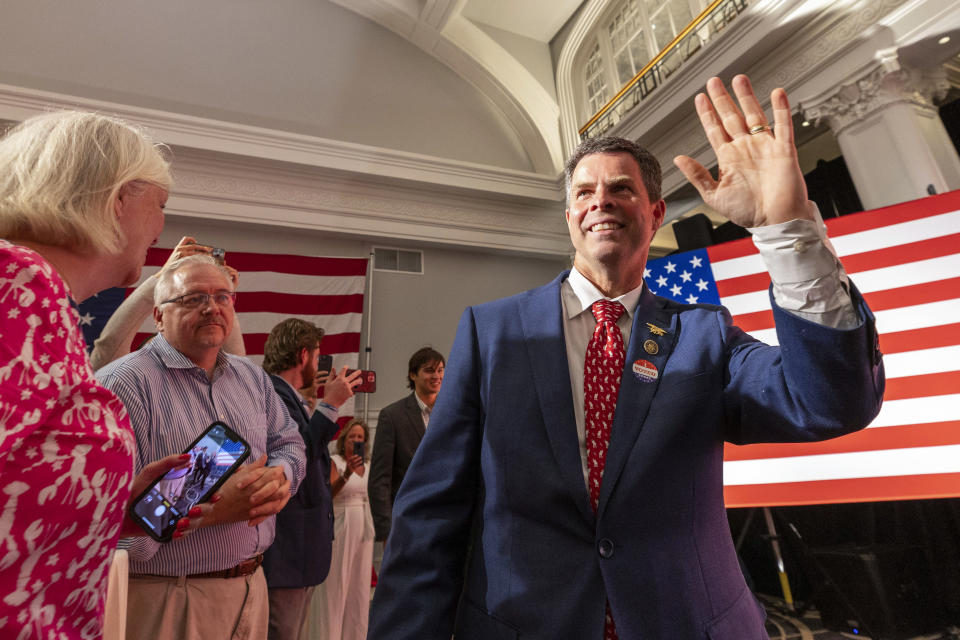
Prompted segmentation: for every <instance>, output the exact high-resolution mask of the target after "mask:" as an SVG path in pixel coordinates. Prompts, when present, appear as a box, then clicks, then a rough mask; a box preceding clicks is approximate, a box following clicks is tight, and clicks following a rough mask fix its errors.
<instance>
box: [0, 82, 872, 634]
mask: <svg viewBox="0 0 960 640" xmlns="http://www.w3.org/2000/svg"><path fill="white" fill-rule="evenodd" d="M732 87H733V90H734V92H735V94H736V98H737V101H736V102H735V101H734V99H733V97H732V96H731V95H730V94H729V93H728V92H727V90H726V88H725V87H724V86H723V84H722V83H721V82H720V81H719V80H718V79H716V78H714V79H711V80H710V81H709V82H708V84H707V94H706V95H698V96H697V98H696V107H697V112H698V114H699V117H700V120H701V123H702V125H703V128H704V131H705V133H706V136H707V139H708V140H709V142H710V144H711V145H712V147H713V149H714V151H715V152H716V155H717V158H718V161H719V165H720V172H719V176H718V178H716V179H715V178H714V177H713V176H712V175H711V174H710V172H709V171H707V170H706V169H705V168H704V167H703V166H701V165H700V164H699V163H697V162H696V161H694V160H692V159H691V158H688V157H685V156H680V157H678V158H677V159H676V160H675V162H676V164H677V166H678V167H679V168H680V170H681V171H682V172H683V173H684V174H685V175H686V176H687V178H688V179H689V180H690V182H691V183H692V184H693V185H694V186H695V187H696V188H697V190H698V191H699V192H700V194H701V196H702V197H703V199H704V201H705V202H707V203H708V204H710V205H711V206H712V207H713V208H714V209H716V210H717V211H718V212H720V213H721V214H723V215H725V216H727V217H728V218H730V219H731V220H733V221H735V222H737V223H738V224H741V225H742V226H745V227H748V228H750V229H751V232H752V233H753V235H754V238H755V242H756V243H757V245H758V247H759V249H760V253H761V256H762V258H763V259H764V260H765V261H766V263H767V266H768V270H769V272H770V276H771V280H772V282H773V284H772V288H771V292H772V293H771V295H772V299H773V301H774V315H775V318H776V322H777V329H778V337H779V341H780V345H781V346H778V347H772V346H767V345H763V344H761V343H759V342H757V341H755V340H754V339H753V338H751V337H750V336H748V335H747V334H745V333H743V332H742V331H740V330H739V329H737V328H736V327H734V326H732V325H731V324H730V318H729V314H727V313H726V312H725V310H723V309H722V308H720V307H713V306H709V305H696V304H689V305H680V304H676V303H673V302H669V301H666V300H664V299H662V298H657V297H656V296H654V295H653V294H652V293H651V292H650V291H649V290H648V289H647V288H645V286H644V284H643V270H644V265H645V262H646V258H647V252H648V249H649V245H650V241H651V239H652V237H653V234H654V232H655V231H656V230H657V228H658V227H659V226H660V224H661V222H662V221H663V217H664V209H665V205H664V201H663V199H662V198H661V196H660V167H659V164H658V162H657V160H656V159H655V158H654V157H653V156H652V155H650V154H649V152H647V151H646V150H645V149H643V148H642V147H640V146H639V145H637V144H636V143H634V142H633V141H629V140H623V139H620V138H599V139H592V140H587V141H585V142H584V143H582V144H581V145H580V147H579V148H578V149H577V150H575V151H574V153H573V155H572V157H571V158H570V160H569V162H568V164H567V166H566V184H567V211H566V220H567V223H568V228H569V232H570V237H571V241H572V244H573V247H574V250H575V257H574V263H573V268H572V269H571V270H570V271H565V272H563V273H562V274H560V276H558V278H557V279H556V280H555V281H554V282H553V283H551V284H549V285H546V286H545V287H542V288H540V289H536V290H533V291H530V292H526V293H523V294H520V295H518V296H514V297H512V298H508V299H505V300H501V301H496V302H493V303H488V304H485V305H480V306H477V307H471V308H469V309H468V310H467V311H466V312H465V313H464V316H463V319H462V321H461V323H460V327H459V329H458V332H457V338H456V340H455V342H454V346H453V349H452V351H451V354H450V359H449V360H450V362H449V364H450V370H449V373H447V372H446V367H447V360H446V359H445V358H444V356H443V355H442V354H441V353H440V352H438V351H436V350H434V349H432V348H429V347H425V348H423V349H420V350H418V351H417V352H415V353H414V354H413V355H412V357H411V358H410V361H409V366H408V370H407V381H408V384H409V387H410V389H411V393H410V395H409V396H407V397H405V398H403V399H401V400H398V401H397V402H394V403H393V404H390V405H388V406H385V407H384V408H383V409H382V410H381V411H380V413H379V418H378V421H377V425H376V437H375V438H374V439H373V440H374V442H373V447H372V452H371V450H370V442H369V441H370V433H369V429H368V427H367V425H366V424H365V423H364V422H362V421H359V420H351V421H349V422H347V424H346V425H345V426H344V427H343V428H342V429H341V428H340V425H339V423H338V420H339V419H340V418H341V416H340V409H341V407H342V406H343V404H344V403H345V402H346V401H347V400H349V399H350V398H351V397H352V396H353V394H354V387H355V386H356V385H357V384H358V383H359V382H360V380H359V376H360V372H358V371H355V372H350V371H348V369H347V368H346V367H341V368H340V369H339V370H338V369H336V368H331V370H330V371H318V359H319V355H320V351H321V343H322V339H323V329H322V328H320V327H317V326H316V325H314V324H312V323H311V322H308V321H306V320H303V319H299V318H289V319H286V320H284V321H282V322H280V323H279V324H277V325H276V326H275V327H274V328H273V329H272V331H271V332H270V334H269V337H268V339H267V341H266V344H265V346H264V359H263V364H262V367H261V366H257V365H255V364H254V363H253V362H252V361H251V360H249V359H247V358H245V357H244V353H245V352H244V347H243V340H242V335H241V331H240V327H239V324H238V322H237V315H236V310H235V298H236V291H237V288H238V285H239V280H240V277H241V275H240V274H238V273H237V271H236V270H234V269H231V268H230V267H229V266H227V265H224V264H222V263H221V262H218V260H216V259H215V257H214V255H213V254H214V251H213V248H212V247H210V246H206V245H203V244H199V243H198V242H197V240H196V239H195V238H192V237H187V238H184V239H183V240H182V241H181V242H180V243H179V244H178V245H177V246H176V248H175V249H174V250H173V252H172V254H171V256H170V259H169V260H168V261H167V263H166V264H165V265H163V267H162V268H161V269H160V270H159V271H158V273H156V274H155V275H152V276H150V277H149V278H146V279H145V280H144V282H143V283H142V284H141V285H140V286H139V287H138V288H137V289H136V291H135V292H134V293H133V294H132V295H131V296H129V297H127V299H126V300H125V301H124V303H123V305H121V307H120V308H119V309H118V310H117V312H116V313H115V314H114V316H113V317H112V318H111V320H110V322H109V323H108V325H107V327H106V328H105V330H104V333H103V334H102V336H101V338H100V339H98V340H97V341H96V344H95V345H93V347H94V348H93V351H92V354H91V355H90V356H88V355H87V351H86V345H85V344H84V341H83V338H82V336H81V334H80V331H79V329H78V320H79V318H78V313H77V310H76V304H77V302H79V301H81V300H83V299H85V298H87V297H89V296H91V295H93V294H95V293H97V292H98V291H101V290H103V289H105V288H108V287H111V286H129V285H131V284H133V283H135V282H138V281H139V278H140V270H141V268H142V266H143V264H144V260H145V256H146V251H147V248H148V247H149V246H150V245H151V244H152V243H153V242H155V240H156V238H157V236H158V235H159V233H160V231H161V229H162V227H163V208H164V205H165V203H166V199H167V197H168V193H169V190H170V189H171V186H172V179H171V173H170V165H169V161H168V159H167V152H166V149H165V147H163V146H162V145H160V144H157V143H155V142H154V141H152V140H151V139H150V138H149V137H148V136H147V135H146V134H145V133H144V132H143V131H140V130H138V129H137V128H135V127H133V126H131V125H129V124H127V123H124V122H122V121H119V120H117V119H114V118H111V117H108V116H103V115H96V114H89V113H74V112H70V113H55V114H47V115H43V116H39V117H35V118H31V119H29V120H26V121H24V122H23V123H22V124H20V125H19V126H17V127H16V128H14V129H13V130H11V131H10V132H8V133H7V135H6V136H5V137H4V138H3V139H2V141H0V238H2V239H0V301H2V303H3V313H0V335H2V337H3V339H2V341H0V349H2V355H0V496H2V498H0V500H2V502H3V505H2V509H0V594H3V595H2V596H0V635H3V636H4V637H16V638H24V639H26V638H53V637H56V638H70V639H72V638H96V637H100V635H101V633H102V623H103V613H104V593H105V589H106V576H107V571H108V568H109V565H110V561H111V556H112V554H113V550H114V549H116V548H118V547H119V548H123V549H126V550H127V552H128V554H129V558H130V575H129V581H128V585H127V616H126V635H127V637H128V638H160V639H163V638H171V639H173V638H204V639H207V638H271V639H288V638H289V639H297V638H317V639H319V640H327V639H330V640H360V639H363V638H367V637H370V638H373V639H390V640H394V639H405V638H410V639H417V640H419V639H422V638H435V639H437V640H449V638H450V637H451V636H452V635H456V637H457V638H458V640H459V639H464V640H469V639H471V638H478V639H479V638H482V639H487V638H494V637H518V636H520V637H530V638H561V637H576V638H596V639H599V638H601V637H602V638H604V639H605V640H609V639H615V638H623V639H624V640H627V639H630V638H639V637H657V638H667V637H669V638H693V637H702V636H703V634H704V633H707V634H708V635H709V637H711V638H716V639H719V640H724V639H736V640H742V639H744V638H763V637H766V635H765V632H764V626H763V616H764V614H763V610H762V607H760V605H759V604H758V603H757V601H756V599H755V598H754V597H753V596H752V594H751V593H750V592H749V590H748V589H747V588H746V586H745V585H744V580H743V576H742V574H741V572H740V569H739V567H738V563H737V560H736V555H735V553H734V551H733V545H732V542H731V540H730V532H729V529H728V527H727V525H726V518H725V514H724V510H723V500H722V477H721V468H722V466H721V465H722V443H723V441H724V440H728V441H732V442H737V443H745V442H757V441H789V440H811V439H822V438H828V437H833V436H836V435H840V434H843V433H847V432H849V431H852V430H855V429H859V428H862V427H864V426H865V425H866V424H868V423H869V421H870V420H871V419H872V418H873V416H874V415H875V414H876V412H877V411H878V409H879V404H880V401H881V398H882V392H883V366H882V360H881V358H880V355H879V351H878V350H877V346H876V345H877V339H876V332H875V329H874V326H873V316H872V315H871V313H870V311H869V309H868V308H867V306H866V304H865V302H864V301H863V299H862V297H861V296H860V295H859V293H858V292H857V290H856V288H855V287H854V286H853V285H852V284H851V283H850V282H849V279H848V278H847V276H846V274H845V272H844V270H843V267H842V265H841V264H840V262H839V260H838V259H837V257H836V256H835V254H834V253H833V252H832V248H831V247H830V245H829V242H828V241H827V240H826V236H825V234H824V228H823V225H822V222H821V221H820V220H819V215H818V213H817V211H816V207H815V205H812V203H810V202H809V201H808V200H807V197H806V191H805V187H804V185H803V177H802V174H801V173H800V169H799V166H798V163H797V157H796V149H795V147H794V145H793V133H792V124H791V121H790V108H789V104H788V103H787V98H786V95H785V94H784V92H783V91H782V90H779V89H778V90H775V91H774V92H773V94H772V95H771V103H772V105H773V114H774V122H773V124H772V126H771V125H770V123H769V122H768V120H767V119H766V116H765V114H764V112H763V110H762V108H761V107H760V104H759V102H758V100H757V98H756V96H755V95H754V93H753V90H752V87H751V86H750V84H749V80H747V78H746V77H744V76H738V77H736V78H734V80H733V83H732ZM738 105H739V106H738ZM798 246H799V247H802V248H803V250H802V251H801V250H799V249H796V247H798ZM148 317H152V318H153V321H154V323H155V325H156V329H157V334H156V335H155V336H154V337H153V338H152V339H151V340H149V341H148V342H147V343H146V344H144V345H142V346H139V348H137V349H135V350H131V349H132V346H133V345H132V341H133V337H134V335H135V333H136V330H137V328H138V327H139V326H140V325H141V323H142V322H143V321H144V319H146V318H148ZM668 358H669V359H668ZM94 371H96V373H94ZM445 375H446V380H445ZM441 389H442V393H441ZM212 421H221V422H223V423H225V424H227V425H229V427H230V429H232V430H233V431H234V432H235V433H236V434H238V435H239V436H240V437H241V438H242V439H243V440H244V441H245V442H246V443H247V445H248V446H249V458H248V460H247V462H246V463H244V464H242V465H241V466H239V468H238V469H237V470H236V471H235V472H234V473H233V474H232V475H229V476H227V477H224V478H223V480H224V481H223V483H222V484H221V485H220V486H219V488H217V490H216V493H215V495H214V496H213V497H212V498H211V499H210V500H209V501H207V502H204V503H202V504H200V505H197V506H195V507H193V508H191V509H190V510H189V513H188V514H187V515H186V516H185V517H183V518H182V519H181V520H179V521H178V522H176V532H175V533H174V534H173V540H171V541H169V542H161V541H159V540H157V539H155V538H151V537H147V536H146V535H145V532H144V531H143V530H142V529H141V528H140V527H138V526H137V524H136V523H135V522H134V521H133V520H132V519H131V518H130V517H129V516H128V515H127V512H128V508H129V505H130V502H131V500H132V499H134V498H136V497H137V496H138V495H140V494H141V493H142V492H143V491H144V490H145V489H146V488H147V487H148V486H149V485H150V484H151V483H153V482H154V481H159V482H160V483H161V485H162V487H163V490H164V491H165V495H176V496H183V495H184V494H185V492H187V491H188V489H190V488H199V489H205V488H207V487H212V486H214V484H215V482H216V481H218V480H220V479H221V478H219V477H218V476H219V473H220V472H221V470H220V469H219V467H217V466H216V465H215V458H216V456H215V454H214V453H213V452H210V451H205V450H204V448H203V447H202V446H197V447H193V448H191V443H192V442H194V440H195V438H196V436H197V435H198V433H199V432H200V431H201V430H203V429H204V428H205V427H206V425H207V424H209V423H210V422H212ZM338 434H339V435H338ZM331 447H333V448H334V450H335V453H334V454H333V455H331ZM184 451H186V453H182V452H184ZM368 460H369V464H368ZM368 467H369V468H368ZM215 469H216V471H215ZM375 540H377V541H384V542H385V544H386V551H385V557H384V564H383V567H382V572H381V574H380V576H379V583H378V586H377V588H376V592H375V597H374V599H373V603H372V605H371V598H370V596H371V593H370V578H371V575H370V574H371V568H372V565H373V548H374V541H375ZM547 567H549V568H550V570H549V571H547V570H546V568H547ZM557 576H562V578H559V579H558V578H557ZM371 607H372V608H371ZM368 622H369V628H368Z"/></svg>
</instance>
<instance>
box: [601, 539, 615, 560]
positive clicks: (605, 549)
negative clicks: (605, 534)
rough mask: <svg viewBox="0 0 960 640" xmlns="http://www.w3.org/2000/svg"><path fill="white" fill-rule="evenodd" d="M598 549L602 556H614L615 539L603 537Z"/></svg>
mask: <svg viewBox="0 0 960 640" xmlns="http://www.w3.org/2000/svg"><path fill="white" fill-rule="evenodd" d="M597 551H599V552H600V557H601V558H610V557H612V556H613V540H611V539H610V538H603V539H601V540H600V542H599V543H597Z"/></svg>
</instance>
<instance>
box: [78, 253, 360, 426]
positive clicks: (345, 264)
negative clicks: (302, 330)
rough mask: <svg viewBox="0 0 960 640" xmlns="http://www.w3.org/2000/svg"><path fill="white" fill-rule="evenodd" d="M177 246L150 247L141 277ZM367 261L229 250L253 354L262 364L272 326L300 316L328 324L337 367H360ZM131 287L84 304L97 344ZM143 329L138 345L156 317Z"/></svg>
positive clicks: (325, 348) (323, 348)
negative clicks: (238, 276)
mask: <svg viewBox="0 0 960 640" xmlns="http://www.w3.org/2000/svg"><path fill="white" fill-rule="evenodd" d="M172 250H173V249H172V247H171V248H169V249H160V248H152V249H150V250H149V251H148V253H147V262H146V266H144V268H143V274H142V276H141V281H142V280H143V279H145V278H147V277H148V276H150V275H152V274H154V273H156V272H157V271H159V270H160V267H161V266H162V265H163V263H164V262H166V260H167V258H168V257H169V255H170V252H171V251H172ZM367 262H368V261H367V259H366V258H324V257H312V256H297V255H284V254H270V253H241V252H239V251H228V252H227V264H229V265H230V266H231V267H233V268H234V269H236V270H237V271H239V272H240V286H239V287H238V292H239V293H238V294H237V304H236V310H237V316H238V318H239V321H240V328H241V329H242V330H243V342H244V346H245V347H246V350H247V356H248V357H249V358H250V359H251V360H253V361H254V362H256V363H257V364H260V363H261V362H262V361H263V345H264V343H266V341H267V335H268V334H269V333H270V329H272V328H273V326H274V325H276V324H277V323H279V322H280V321H282V320H285V319H286V318H289V317H292V316H296V317H298V318H303V319H304V320H308V321H310V322H313V323H315V324H316V325H318V326H319V327H322V328H323V330H324V331H325V334H324V336H323V341H322V342H321V344H320V352H321V353H329V354H331V355H332V356H333V365H334V367H336V368H337V369H339V368H340V367H342V366H344V365H346V366H348V367H350V368H351V369H356V368H358V366H357V365H358V361H359V351H360V329H361V324H362V319H363V295H364V290H365V284H366V274H367ZM130 291H133V288H130V289H109V290H107V291H103V292H101V293H100V294H98V295H97V296H94V297H92V298H89V299H88V300H86V301H84V302H83V303H82V304H81V305H80V322H81V325H82V328H83V330H84V337H85V338H86V341H87V345H88V346H91V347H92V345H93V341H94V340H95V339H96V337H97V336H98V335H100V331H102V330H103V326H104V325H105V324H106V322H107V320H108V319H109V317H110V314H112V313H113V311H114V310H115V309H116V308H117V306H119V304H120V303H121V302H122V301H123V299H124V298H125V297H126V295H128V294H129V292H130ZM140 331H141V333H138V334H137V336H136V337H135V338H134V340H133V344H134V345H137V344H140V343H141V342H142V341H143V340H144V339H145V338H147V337H148V336H149V335H151V334H153V333H155V332H156V330H155V329H154V326H153V319H152V318H148V319H147V320H145V321H144V323H143V325H142V326H141V328H140ZM353 413H354V409H353V400H352V399H351V400H349V401H347V403H345V404H344V405H343V406H342V407H341V408H340V414H341V416H350V415H353Z"/></svg>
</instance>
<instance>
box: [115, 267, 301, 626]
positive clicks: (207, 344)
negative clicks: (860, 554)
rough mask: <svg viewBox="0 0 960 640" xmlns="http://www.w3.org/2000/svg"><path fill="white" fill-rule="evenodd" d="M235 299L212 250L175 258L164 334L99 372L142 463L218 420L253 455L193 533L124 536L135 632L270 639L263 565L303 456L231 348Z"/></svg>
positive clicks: (252, 368)
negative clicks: (160, 538)
mask: <svg viewBox="0 0 960 640" xmlns="http://www.w3.org/2000/svg"><path fill="white" fill-rule="evenodd" d="M235 295H236V293H235V291H234V290H233V283H232V281H231V278H230V274H229V272H228V271H226V270H225V269H224V268H223V267H222V266H220V265H218V264H216V263H215V262H214V261H213V259H212V258H211V257H210V256H207V255H193V256H188V257H185V258H182V259H181V260H178V261H176V262H175V263H173V264H171V265H170V266H169V268H167V269H166V270H165V271H164V273H163V275H162V276H161V277H160V279H159V280H158V282H157V284H156V288H155V290H154V310H153V317H154V322H155V323H156V326H157V330H158V331H159V335H157V337H156V338H154V339H153V340H151V341H150V342H149V343H148V344H147V345H146V346H145V347H143V348H142V349H140V350H139V351H136V352H134V353H131V354H129V355H127V356H124V357H122V358H120V359H119V360H116V361H114V362H112V363H110V364H109V365H107V366H106V367H104V368H102V369H100V370H99V371H98V372H97V377H98V378H99V379H100V381H101V383H102V384H103V385H104V386H105V387H107V388H108V389H110V390H111V391H113V392H114V393H115V394H116V395H117V396H119V397H120V399H121V400H122V401H123V404H124V406H125V407H126V409H127V413H128V414H129V415H130V422H131V423H132V425H133V431H134V434H135V436H136V443H137V457H136V467H137V468H138V469H139V468H140V467H142V466H143V465H145V464H146V463H148V462H150V461H151V460H154V459H157V458H160V457H162V456H164V455H167V454H169V453H174V452H179V451H182V450H184V449H185V448H186V447H188V446H190V445H191V443H192V442H193V441H194V439H195V438H196V436H197V434H199V433H200V432H201V431H202V430H203V429H204V428H205V427H206V426H207V425H209V424H210V423H211V421H214V420H218V421H221V422H223V423H225V424H226V425H227V426H228V427H230V428H231V429H232V430H233V431H235V432H236V433H237V434H238V435H239V436H240V437H241V438H243V439H244V440H245V441H246V442H247V443H248V444H249V446H250V458H249V459H251V460H254V462H253V463H248V464H244V465H242V466H241V467H240V468H239V469H238V470H237V471H236V472H235V473H234V474H233V475H231V476H230V477H229V478H228V479H227V480H226V481H225V483H224V484H223V486H222V487H221V488H220V489H219V490H218V492H217V494H215V496H214V497H213V498H212V499H211V503H212V505H213V506H212V508H211V509H210V510H209V514H208V515H205V516H204V518H203V521H202V523H201V524H202V526H201V528H199V529H197V530H196V531H195V532H193V533H192V534H191V536H190V537H189V538H188V539H185V540H180V541H177V542H176V543H173V544H165V543H161V542H157V541H155V540H152V539H144V538H141V539H137V540H134V541H127V542H125V543H124V545H123V546H126V547H127V548H128V550H129V553H130V574H131V575H130V584H129V591H128V597H127V638H150V639H151V640H152V639H159V640H163V639H164V638H171V639H173V638H219V637H225V636H229V635H230V630H235V631H236V632H242V635H243V636H244V637H248V638H254V639H258V638H266V637H267V621H268V615H269V611H268V594H267V583H266V579H265V578H264V573H263V569H262V568H260V564H261V563H262V561H263V553H264V551H266V549H267V548H268V547H269V546H270V544H271V543H272V542H273V538H274V526H275V517H274V516H275V514H276V513H277V512H279V511H280V510H281V509H282V508H283V507H284V505H286V503H287V501H289V500H290V495H291V494H292V493H294V492H296V490H297V488H298V487H299V485H300V482H301V480H302V478H303V476H304V472H305V462H306V455H305V452H304V443H303V439H302V438H301V437H300V434H299V432H298V431H297V425H296V423H295V422H294V421H293V420H292V419H291V418H290V415H289V414H288V413H287V411H286V409H285V407H284V406H283V402H281V400H280V398H279V397H278V396H277V394H276V393H275V392H274V389H273V385H272V384H271V382H270V378H269V377H268V376H267V374H266V373H265V372H264V371H263V370H262V369H261V368H260V367H258V366H257V365H255V364H253V363H252V362H250V361H249V360H247V359H246V358H241V357H238V356H234V355H230V354H228V353H226V352H225V351H224V349H223V345H224V343H225V341H226V339H227V337H228V336H229V334H230V331H231V329H232V327H233V321H234V314H235V311H234V297H235ZM218 496H219V498H218ZM194 509H201V507H199V506H198V507H194Z"/></svg>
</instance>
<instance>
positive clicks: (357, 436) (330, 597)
mask: <svg viewBox="0 0 960 640" xmlns="http://www.w3.org/2000/svg"><path fill="white" fill-rule="evenodd" d="M367 437H368V431H367V425H365V424H364V423H363V422H361V421H360V420H357V419H353V420H351V421H350V422H348V423H347V426H345V427H344V428H343V430H342V431H341V432H340V437H339V438H337V454H336V455H334V456H333V468H332V469H331V471H330V486H331V488H332V490H333V513H334V519H333V522H334V529H333V558H332V561H331V563H330V575H328V576H327V579H326V580H325V581H324V582H323V584H321V585H320V586H319V587H317V592H316V595H315V596H314V598H313V606H312V607H311V608H312V611H313V613H312V615H311V619H310V633H311V636H312V637H315V638H323V639H324V640H364V639H365V638H366V637H367V618H368V616H369V612H370V570H371V569H372V568H373V537H374V530H373V515H372V514H371V512H370V501H369V499H368V498H367V478H368V475H367V474H366V473H365V472H366V467H365V465H364V460H365V459H366V444H367Z"/></svg>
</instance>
